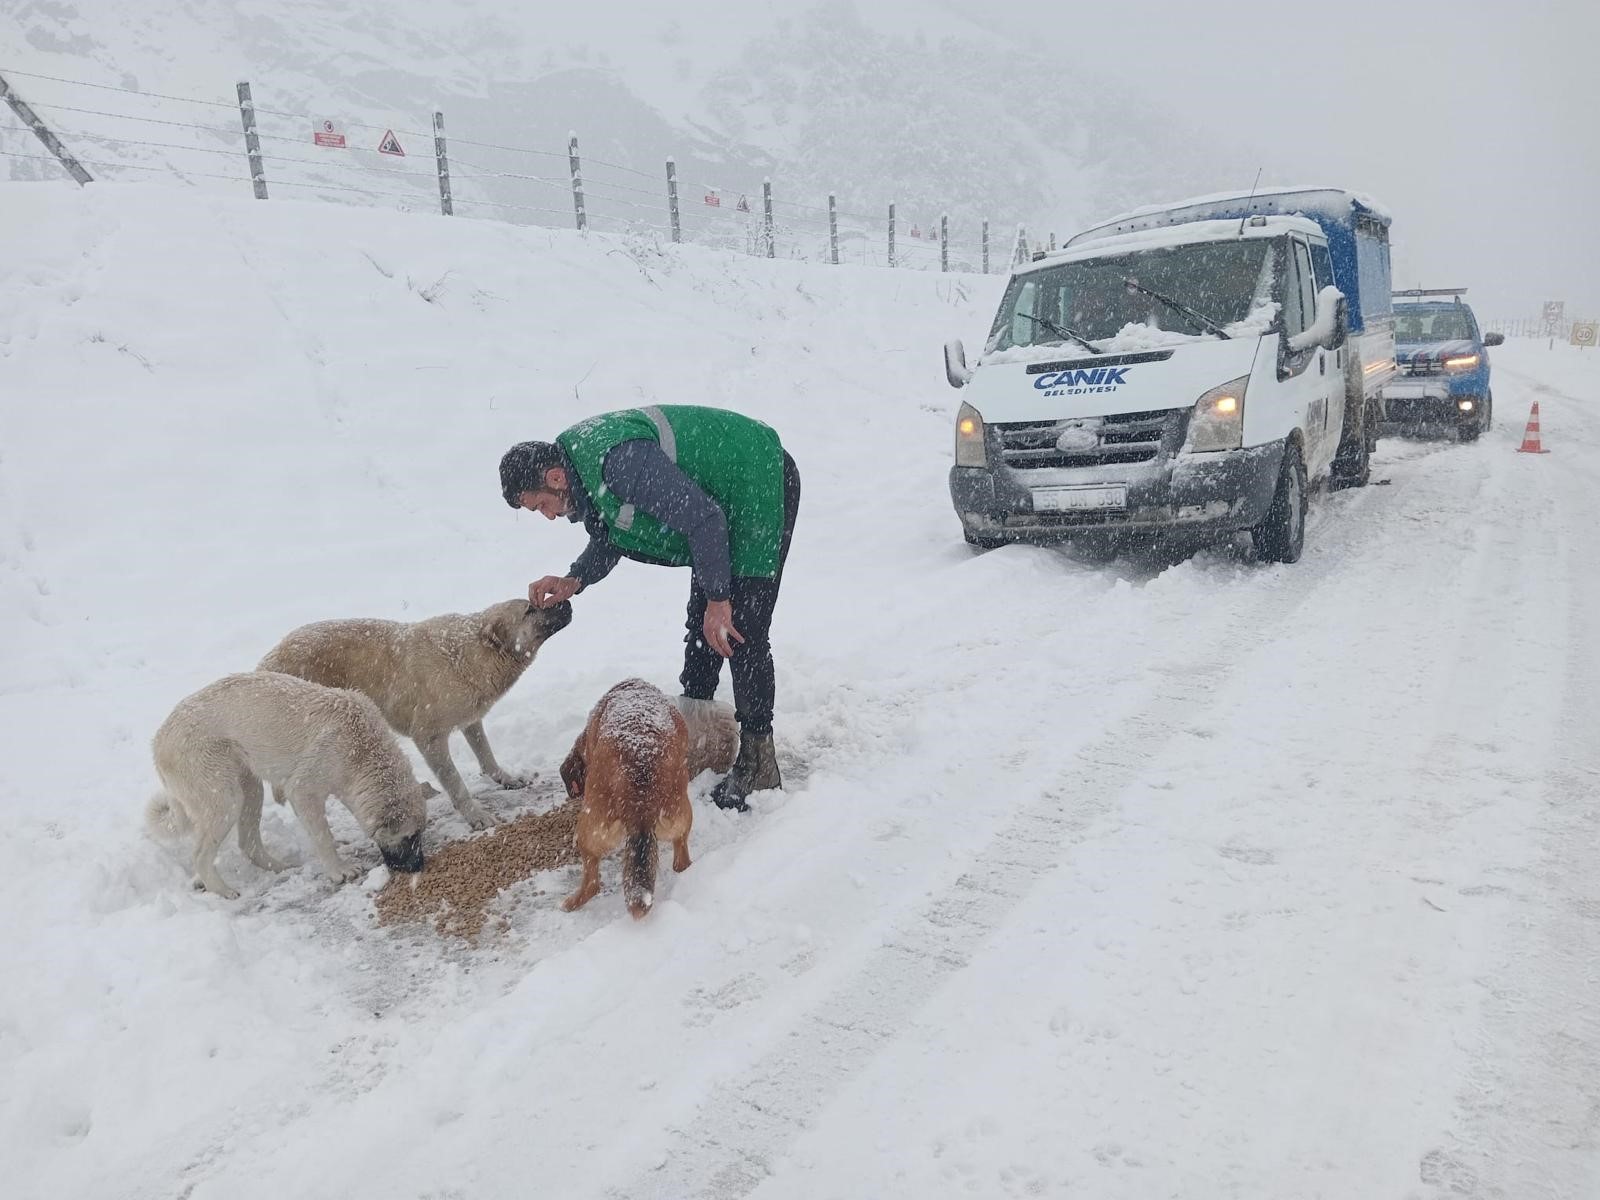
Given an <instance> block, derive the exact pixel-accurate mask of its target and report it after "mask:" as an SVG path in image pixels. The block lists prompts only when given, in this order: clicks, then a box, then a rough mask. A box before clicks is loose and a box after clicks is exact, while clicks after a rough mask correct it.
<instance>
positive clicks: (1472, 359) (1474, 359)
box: [1444, 354, 1478, 371]
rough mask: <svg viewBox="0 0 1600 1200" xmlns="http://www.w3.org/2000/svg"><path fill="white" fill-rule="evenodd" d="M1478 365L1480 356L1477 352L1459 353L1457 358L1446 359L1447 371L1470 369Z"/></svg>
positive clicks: (1445, 367) (1445, 366)
mask: <svg viewBox="0 0 1600 1200" xmlns="http://www.w3.org/2000/svg"><path fill="white" fill-rule="evenodd" d="M1477 365H1478V356H1477V355H1476V354H1458V355H1457V356H1456V357H1455V358H1447V359H1445V360H1444V369H1445V370H1446V371H1470V370H1472V368H1473V367H1475V366H1477Z"/></svg>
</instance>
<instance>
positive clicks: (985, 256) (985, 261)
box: [983, 217, 989, 275]
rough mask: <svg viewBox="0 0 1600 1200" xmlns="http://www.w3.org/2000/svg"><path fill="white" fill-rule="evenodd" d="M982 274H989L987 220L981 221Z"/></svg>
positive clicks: (986, 218)
mask: <svg viewBox="0 0 1600 1200" xmlns="http://www.w3.org/2000/svg"><path fill="white" fill-rule="evenodd" d="M983 273H984V274H985V275H987V274H988V273H989V218H988V217H985V218H984V219H983Z"/></svg>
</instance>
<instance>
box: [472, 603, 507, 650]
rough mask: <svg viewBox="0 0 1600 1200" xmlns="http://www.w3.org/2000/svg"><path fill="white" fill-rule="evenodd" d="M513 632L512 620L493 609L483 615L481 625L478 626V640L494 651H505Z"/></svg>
mask: <svg viewBox="0 0 1600 1200" xmlns="http://www.w3.org/2000/svg"><path fill="white" fill-rule="evenodd" d="M515 632H516V630H515V629H514V628H513V621H512V619H511V618H510V617H508V616H507V615H506V614H505V613H504V612H503V611H501V610H498V609H493V608H491V609H490V610H489V611H488V612H486V613H484V614H483V623H482V624H481V625H479V626H478V637H479V639H480V640H481V641H483V642H484V643H485V644H486V645H489V646H492V647H494V648H495V649H496V650H505V649H507V648H508V647H509V646H510V645H511V640H512V637H513V635H514V634H515Z"/></svg>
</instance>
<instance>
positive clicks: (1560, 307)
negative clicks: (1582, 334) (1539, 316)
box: [1544, 300, 1567, 325]
mask: <svg viewBox="0 0 1600 1200" xmlns="http://www.w3.org/2000/svg"><path fill="white" fill-rule="evenodd" d="M1566 312H1567V302H1566V301H1565V300H1546V301H1545V302H1544V323H1545V324H1546V325H1559V324H1561V318H1562V317H1564V316H1565V315H1566Z"/></svg>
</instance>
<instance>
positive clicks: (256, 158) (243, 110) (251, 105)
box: [239, 83, 267, 200]
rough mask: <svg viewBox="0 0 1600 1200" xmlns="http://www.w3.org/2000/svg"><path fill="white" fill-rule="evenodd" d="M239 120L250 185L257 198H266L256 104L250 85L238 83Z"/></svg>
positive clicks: (265, 181) (265, 174) (265, 175)
mask: <svg viewBox="0 0 1600 1200" xmlns="http://www.w3.org/2000/svg"><path fill="white" fill-rule="evenodd" d="M239 122H240V123H241V124H242V125H243V126H244V153H245V157H246V158H247V159H249V160H250V186H251V188H252V189H254V191H255V194H256V199H257V200H265V199H266V198H267V173H266V170H265V169H264V168H263V167H262V165H261V136H260V135H259V134H258V133H257V132H256V104H255V101H254V100H252V99H251V98H250V85H249V84H248V83H240V84H239Z"/></svg>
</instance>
